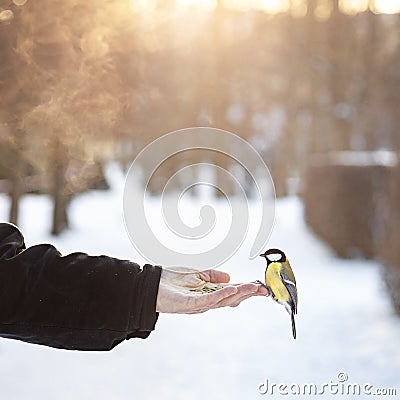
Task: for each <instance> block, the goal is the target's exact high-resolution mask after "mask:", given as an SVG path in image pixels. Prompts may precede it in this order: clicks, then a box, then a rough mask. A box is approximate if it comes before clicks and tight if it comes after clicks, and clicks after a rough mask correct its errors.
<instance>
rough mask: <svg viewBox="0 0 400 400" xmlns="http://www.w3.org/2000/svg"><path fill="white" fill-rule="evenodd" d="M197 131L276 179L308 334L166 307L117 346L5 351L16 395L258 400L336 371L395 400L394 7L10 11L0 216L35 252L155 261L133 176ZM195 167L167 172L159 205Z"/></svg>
mask: <svg viewBox="0 0 400 400" xmlns="http://www.w3.org/2000/svg"><path fill="white" fill-rule="evenodd" d="M190 126H212V127H217V128H221V129H225V130H229V131H232V132H234V133H236V134H238V135H239V136H241V137H243V138H244V139H246V140H248V141H249V142H250V143H251V144H252V145H253V146H254V147H255V148H256V149H257V150H258V152H259V153H260V154H261V155H262V157H263V159H264V160H265V162H266V164H267V165H268V167H269V168H270V171H271V174H272V177H273V180H274V182H275V189H276V194H277V197H278V201H277V220H276V224H275V231H274V234H273V235H272V238H271V241H270V244H271V245H272V244H274V245H276V246H277V247H282V248H283V247H284V249H286V251H287V253H288V254H293V256H292V257H291V259H293V258H294V260H296V263H297V264H298V267H297V269H296V263H295V265H294V270H295V272H296V275H299V282H300V284H299V292H300V304H299V307H300V308H299V320H300V321H299V332H298V336H299V339H298V341H297V343H292V342H291V339H290V337H289V333H290V332H289V321H287V320H286V317H287V316H286V315H281V314H284V311H283V310H277V308H276V307H275V306H274V305H273V304H272V305H270V304H269V303H270V302H269V301H268V302H267V304H265V301H264V299H252V300H249V305H247V304H244V305H242V306H240V307H239V308H238V310H237V311H236V310H234V311H233V310H221V311H215V312H214V314H212V316H207V317H204V316H198V317H182V316H163V318H161V320H160V321H159V323H158V327H157V330H160V331H161V332H156V333H154V334H153V335H152V337H151V338H150V339H148V341H146V342H140V343H138V342H136V343H135V344H133V343H131V342H132V341H131V342H129V343H126V344H123V345H121V346H119V347H120V348H118V349H116V350H114V351H113V352H111V353H110V354H109V355H100V354H95V355H93V354H77V353H75V354H71V353H68V352H63V351H55V350H49V349H42V348H40V347H38V346H31V345H26V344H20V343H15V342H10V341H4V340H2V341H1V342H0V354H1V355H2V357H1V360H2V361H1V363H0V371H1V376H3V378H1V381H2V384H1V385H0V386H2V388H1V389H0V392H1V391H3V395H4V396H6V397H4V398H10V399H12V398H18V399H19V398H21V399H22V398H30V399H34V398H38V399H39V398H40V399H45V398H50V397H54V395H55V393H56V391H57V388H62V391H63V393H62V395H61V397H58V398H66V399H67V398H85V399H87V398H96V399H101V398H104V399H114V398H115V399H125V398H126V399H127V398H131V396H132V395H140V396H141V398H154V396H156V395H157V396H158V397H161V398H165V399H169V398H171V399H177V398H185V399H190V398H193V399H197V398H203V397H204V396H206V395H207V393H208V391H209V390H210V391H213V393H216V394H217V395H218V397H219V398H235V399H236V398H252V397H254V398H255V397H259V394H258V392H257V386H258V384H260V383H262V381H263V380H264V379H265V378H267V377H271V376H272V377H273V378H274V379H275V381H281V382H282V381H283V382H286V383H290V382H289V380H290V379H292V380H294V381H295V382H296V381H299V380H300V379H306V380H308V381H310V380H312V379H316V380H318V379H320V380H321V381H323V380H324V379H325V380H326V381H329V379H332V378H334V376H335V374H337V373H338V372H340V370H341V369H343V368H344V369H346V368H347V370H346V372H347V373H348V374H349V376H350V377H358V378H359V380H362V379H364V381H365V380H371V379H372V378H373V377H375V378H374V379H376V380H377V382H376V384H377V386H379V385H391V386H396V385H397V386H398V393H400V386H399V380H398V376H397V375H396V371H398V369H399V367H400V351H399V346H398V337H399V334H400V322H399V318H398V317H397V316H396V312H397V313H400V272H399V271H400V251H399V248H400V230H399V227H400V167H399V165H398V151H399V149H400V132H399V130H400V1H398V0H249V1H245V0H219V1H218V0H132V1H128V0H97V1H92V2H89V1H83V0H67V1H66V0H63V1H61V0H51V1H50V0H40V1H33V0H0V218H1V219H2V220H8V221H11V222H14V223H17V224H18V225H19V226H21V227H22V228H23V230H24V232H25V234H26V236H27V242H28V244H33V243H40V242H43V241H49V242H52V243H55V244H56V245H57V246H58V247H59V248H60V249H61V250H62V251H63V252H68V251H77V250H83V251H86V252H92V253H95V254H98V253H107V254H110V255H114V256H117V257H122V258H124V257H125V258H131V259H135V260H136V261H138V262H141V261H144V260H143V259H142V258H141V256H140V255H139V254H136V253H135V252H134V250H133V248H132V246H131V244H130V243H129V240H128V239H127V236H126V233H125V232H124V227H123V221H122V187H123V179H124V173H125V172H126V170H127V168H128V167H129V165H130V163H131V162H132V160H133V159H134V158H135V156H136V155H137V154H138V152H139V151H140V150H141V149H142V148H143V147H144V146H145V145H146V144H148V143H150V142H151V141H152V140H154V139H156V138H157V137H159V136H161V135H163V134H165V133H167V132H171V131H174V130H177V129H181V128H185V127H190ZM155 156H156V155H155ZM212 157H214V158H212V161H213V162H214V163H216V164H218V165H221V166H223V167H224V168H227V169H230V170H232V171H233V173H238V172H237V169H235V168H237V166H234V165H231V163H232V161H231V160H230V159H229V158H228V157H225V158H224V157H221V156H218V157H217V156H215V155H214V156H212ZM202 158H205V159H207V160H208V161H209V160H210V154H207V155H206V156H204V155H201V154H197V153H196V152H195V151H193V152H190V153H188V154H184V155H182V156H178V157H175V158H174V159H171V160H169V161H168V162H166V163H165V164H164V165H163V166H162V168H160V170H159V171H158V178H157V179H155V180H154V181H152V182H151V185H150V189H151V191H152V193H153V194H154V196H155V197H157V195H158V194H160V192H161V190H162V189H163V187H164V185H165V182H166V181H167V180H168V179H169V178H170V177H171V175H172V174H173V173H174V171H176V170H178V169H179V168H181V167H182V166H183V165H187V164H188V163H189V164H190V163H193V162H197V161H199V160H200V159H202ZM145 167H146V166H143V168H145ZM235 171H236V172H235ZM249 196H250V197H251V193H250V191H249ZM214 197H215V199H214V200H213V201H215V202H217V201H218V198H217V197H218V193H217V192H216V193H215V194H214ZM193 201H194V202H196V199H194V200H193ZM109 235H111V236H112V239H111V238H110V237H109ZM235 257H236V258H235V259H234V260H230V262H229V263H227V264H226V265H225V266H223V268H225V269H226V270H228V272H229V273H231V275H232V276H233V277H234V278H235V280H237V279H238V280H240V279H243V280H246V279H252V280H253V279H259V278H260V277H261V276H262V273H263V265H262V262H261V260H260V261H259V260H257V263H256V265H257V266H256V267H254V268H250V267H249V268H247V267H245V265H248V263H249V261H248V259H247V258H246V252H245V251H243V252H242V253H240V252H239V253H238V254H237V256H235ZM303 299H304V300H303ZM260 300H262V301H260ZM303 301H304V302H303ZM302 302H303V304H304V305H302ZM303 307H304V308H303ZM279 311H280V313H279ZM301 315H302V316H301ZM186 318H188V319H186ZM193 318H197V319H193ZM269 318H272V319H273V320H270V319H269ZM221 319H223V320H224V321H225V323H224V324H223V325H224V326H221ZM205 327H207V329H206V328H205ZM284 329H287V331H288V332H287V333H288V335H287V337H286V335H282V334H281V332H282V331H283V330H284ZM176 332H180V333H179V334H176ZM200 332H201V334H200ZM277 332H278V333H277ZM196 333H197V334H196ZM249 335H250V337H249ZM154 336H155V337H154ZM249 341H250V342H251V343H248V342H249ZM268 342H272V343H271V344H270V346H272V347H273V349H272V350H271V349H269V348H268V346H267V343H268ZM210 343H212V344H213V345H211V344H210ZM318 346H320V347H318ZM205 347H206V348H207V350H208V349H210V351H211V353H212V354H204V353H207V352H205V351H204V350H203V349H204V348H205ZM188 348H189V349H190V350H188ZM286 348H287V354H284V355H283V356H282V354H280V349H286ZM232 349H233V352H234V353H235V355H232V353H231V351H232ZM188 352H189V354H190V352H192V354H191V355H192V357H191V359H190V361H189V360H188V359H187V355H188ZM321 352H323V354H322V355H321ZM28 358H29V361H26V360H27V359H28ZM138 358H139V359H140V360H141V365H142V366H141V369H140V370H139V371H138V368H137V366H136V367H135V366H132V371H131V374H132V375H135V374H136V378H135V379H134V380H132V379H133V378H132V377H131V374H128V373H127V368H128V366H129V365H130V362H131V361H132V362H136V361H137V359H138ZM291 358H292V360H291ZM143 360H146V361H143ZM22 364H24V366H22ZM54 365H57V368H56V369H54V368H53V367H54ZM36 366H38V367H39V368H38V369H36V368H35V367H36ZM52 366H53V367H52ZM396 368H397V370H396ZM317 370H318V372H317ZM17 371H18V372H17ZM41 372H44V373H45V374H47V375H50V376H52V377H53V381H52V382H53V383H51V384H50V383H46V382H44V381H43V377H42V376H41ZM66 374H70V376H71V377H72V378H73V379H74V382H75V383H74V386H71V382H70V383H68V382H66V381H65V380H67V379H69V378H67V377H66V376H65V375H66ZM110 376H113V377H114V379H113V380H110V378H109V377H110ZM4 377H6V378H7V383H5V382H3V379H5V378H4ZM21 379H24V381H25V382H27V385H26V387H24V388H22V387H19V385H18V382H20V380H21ZM199 382H203V383H204V382H206V384H205V383H204V385H201V384H200V383H199ZM299 383H300V382H299ZM149 385H150V386H151V387H149ZM94 388H96V390H95V389H94ZM58 395H59V394H58ZM63 396H64V397H63Z"/></svg>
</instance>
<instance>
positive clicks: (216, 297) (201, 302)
mask: <svg viewBox="0 0 400 400" xmlns="http://www.w3.org/2000/svg"><path fill="white" fill-rule="evenodd" d="M237 291H238V289H237V287H236V286H226V287H224V288H223V289H219V290H217V291H215V292H212V293H207V294H202V295H197V296H193V297H192V299H193V300H191V301H192V303H193V304H192V306H191V307H190V308H191V309H193V310H203V311H206V310H209V309H210V308H213V306H214V305H215V304H217V303H219V302H220V301H222V300H223V299H225V298H227V297H230V296H234V295H235V294H236V293H237Z"/></svg>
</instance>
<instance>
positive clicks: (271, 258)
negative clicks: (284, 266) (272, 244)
mask: <svg viewBox="0 0 400 400" xmlns="http://www.w3.org/2000/svg"><path fill="white" fill-rule="evenodd" d="M267 258H268V260H269V261H272V262H274V261H279V260H280V259H281V258H282V254H279V253H272V254H268V255H267Z"/></svg>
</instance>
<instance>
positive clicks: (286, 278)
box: [280, 269, 297, 314]
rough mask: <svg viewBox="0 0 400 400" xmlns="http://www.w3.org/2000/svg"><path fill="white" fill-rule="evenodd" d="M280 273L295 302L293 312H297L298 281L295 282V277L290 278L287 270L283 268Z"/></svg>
mask: <svg viewBox="0 0 400 400" xmlns="http://www.w3.org/2000/svg"><path fill="white" fill-rule="evenodd" d="M280 275H281V278H282V281H283V283H284V285H285V287H286V289H287V290H288V292H289V295H290V298H291V300H292V303H293V312H294V314H297V288H296V281H294V282H293V279H290V277H289V276H288V274H287V273H286V271H284V270H283V269H282V270H281V271H280Z"/></svg>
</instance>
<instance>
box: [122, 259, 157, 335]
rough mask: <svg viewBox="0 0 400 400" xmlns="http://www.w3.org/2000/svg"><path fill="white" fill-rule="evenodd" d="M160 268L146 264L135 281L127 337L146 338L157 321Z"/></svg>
mask: <svg viewBox="0 0 400 400" xmlns="http://www.w3.org/2000/svg"><path fill="white" fill-rule="evenodd" d="M160 277H161V267H159V266H154V265H150V264H146V265H145V266H144V267H143V269H142V271H141V272H140V274H139V276H138V278H137V279H136V281H135V284H134V287H133V288H132V289H133V293H132V299H131V311H130V318H129V327H128V336H127V338H128V339H130V338H132V337H140V338H146V337H148V336H149V334H150V332H151V331H153V330H154V327H155V325H156V322H157V319H158V312H156V302H157V294H158V286H159V283H160Z"/></svg>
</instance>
